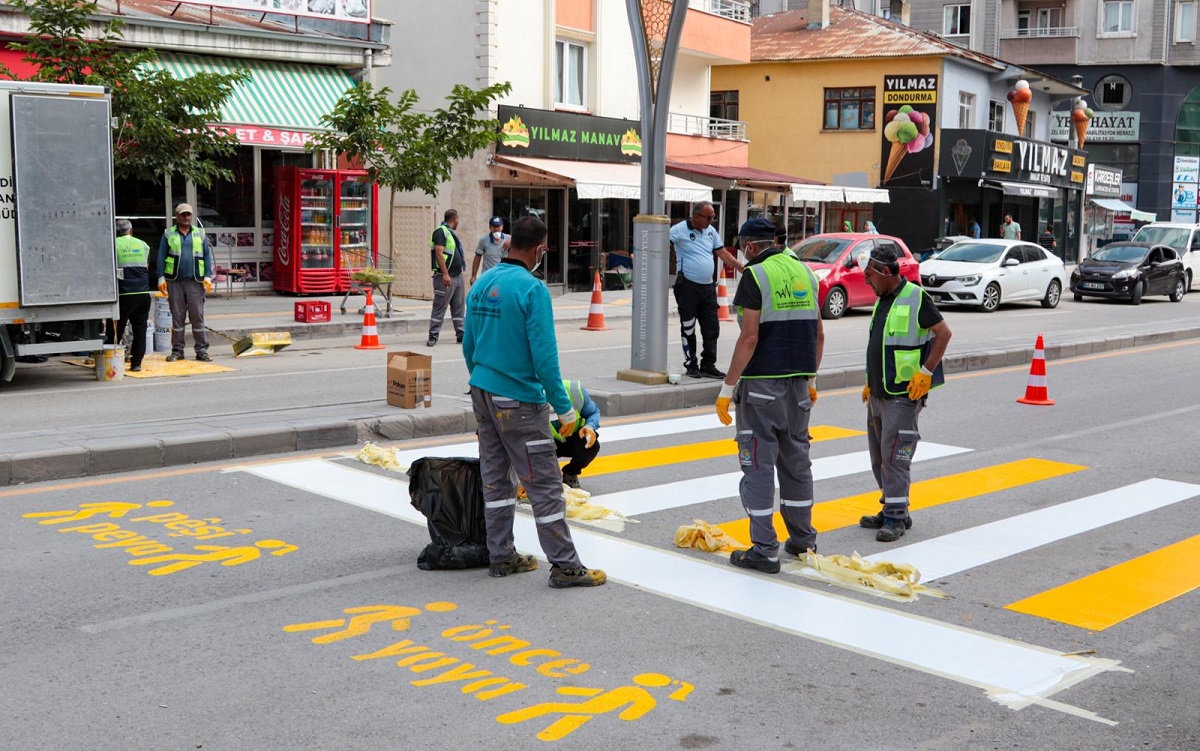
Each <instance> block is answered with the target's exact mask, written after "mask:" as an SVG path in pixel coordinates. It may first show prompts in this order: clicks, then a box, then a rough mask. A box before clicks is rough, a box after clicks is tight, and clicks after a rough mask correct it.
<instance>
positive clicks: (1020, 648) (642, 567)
mask: <svg viewBox="0 0 1200 751" xmlns="http://www.w3.org/2000/svg"><path fill="white" fill-rule="evenodd" d="M243 471H244V472H247V473H249V474H252V475H256V476H258V477H261V478H264V479H267V480H271V481H274V482H278V483H280V484H283V485H287V486H290V487H294V488H299V489H301V490H304V491H306V492H309V493H313V494H317V495H322V496H325V497H327V498H332V499H334V500H338V501H342V502H344V503H348V504H351V505H354V506H358V507H360V508H366V509H370V510H373V511H377V512H380V513H384V514H387V515H389V516H392V517H395V518H397V519H402V520H404V521H407V522H411V523H413V524H416V525H419V526H421V527H424V526H425V518H424V517H423V516H421V514H420V513H419V512H418V511H417V510H416V509H414V508H413V507H412V506H411V505H410V504H409V503H408V488H407V485H406V484H405V483H404V482H402V481H400V480H396V479H392V478H389V477H385V476H383V475H377V474H373V473H369V472H363V471H360V470H357V469H353V468H350V467H345V466H342V465H339V464H335V463H332V462H327V461H323V460H302V461H296V462H287V463H281V464H271V465H264V466H259V467H249V468H246V469H245V470H243ZM514 533H515V536H516V544H517V547H518V548H519V549H521V550H526V551H530V552H534V553H540V552H541V548H540V546H539V544H538V540H537V529H536V527H535V525H534V521H533V518H532V517H530V516H529V515H528V514H523V513H522V514H518V515H517V518H516V522H515V524H514ZM571 535H572V537H573V539H574V540H575V545H576V547H577V548H578V549H579V553H580V557H581V558H582V559H583V560H584V561H585V562H586V563H589V564H591V565H593V566H596V567H598V568H603V569H605V570H606V572H607V573H608V576H609V578H610V579H612V580H613V581H616V582H621V583H624V584H628V585H630V586H633V587H636V588H638V589H640V590H642V591H647V592H653V593H655V594H658V595H662V596H664V597H668V598H670V599H673V600H675V601H677V602H682V603H688V604H693V605H696V606H697V607H702V608H704V609H706V610H710V611H713V612H716V613H721V614H724V615H729V616H732V617H736V618H741V619H744V620H746V621H749V622H751V623H757V624H759V625H764V626H768V627H771V628H775V629H778V630H780V631H783V632H786V633H791V634H795V635H797V636H800V637H803V638H806V639H811V640H813V641H818V642H821V643H824V644H828V645H830V646H834V647H837V648H840V649H846V650H850V651H852V652H857V653H859V654H862V655H866V656H869V657H874V658H877V659H880V660H885V661H887V662H891V663H895V664H898V665H902V666H905V667H910V668H913V669H915V670H919V671H922V672H925V673H928V674H930V675H937V676H941V677H943V678H947V679H949V680H953V681H957V682H959V683H962V684H965V685H968V686H974V687H977V688H980V689H982V690H983V691H985V692H986V693H987V695H988V696H989V697H990V698H991V699H992V700H993V701H996V702H998V703H1000V704H1002V705H1004V706H1007V707H1010V708H1012V709H1021V708H1022V707H1026V706H1029V705H1031V704H1038V705H1041V706H1045V707H1048V708H1051V709H1057V710H1059V711H1063V712H1068V713H1070V714H1073V715H1076V716H1079V717H1084V718H1087V719H1090V720H1095V721H1097V722H1102V723H1105V724H1109V725H1113V724H1115V723H1114V722H1113V721H1111V720H1107V719H1104V718H1102V717H1099V716H1098V715H1096V714H1094V713H1092V712H1089V711H1086V710H1083V709H1080V708H1078V707H1073V706H1070V705H1067V704H1063V703H1061V702H1058V701H1055V700H1053V699H1051V698H1050V697H1051V696H1053V695H1054V694H1056V693H1058V692H1059V691H1061V690H1063V689H1065V688H1067V687H1069V686H1072V685H1075V684H1077V683H1080V682H1081V681H1084V680H1087V679H1088V678H1091V677H1093V676H1095V675H1099V674H1101V673H1103V672H1105V671H1109V670H1117V669H1121V668H1119V667H1118V665H1119V663H1117V662H1116V661H1114V660H1102V659H1095V658H1088V657H1084V656H1081V655H1064V654H1061V653H1059V652H1056V651H1053V650H1049V649H1045V648H1043V647H1038V646H1034V645H1031V644H1025V643H1022V642H1018V641H1014V640H1010V639H1003V638H1000V637H997V636H993V635H991V634H986V633H983V632H980V631H974V630H971V629H966V628H961V627H958V626H953V625H950V624H946V623H940V622H937V621H933V620H930V619H926V618H920V617H916V616H913V615H909V614H905V613H901V612H898V611H893V610H890V609H888V608H884V607H880V606H876V605H871V604H866V603H860V602H856V601H854V600H850V599H846V598H842V597H840V596H836V595H830V594H824V593H819V592H814V591H812V590H809V589H805V588H803V587H798V586H796V585H794V584H792V583H791V582H788V581H786V580H781V579H775V578H768V577H765V576H759V575H754V574H749V573H746V572H742V571H738V570H735V569H732V568H730V567H729V566H726V565H720V564H714V563H712V562H710V561H708V560H706V559H701V558H696V557H693V556H688V555H684V554H681V553H676V552H671V551H665V550H660V549H657V548H650V547H647V546H644V545H639V544H637V543H633V542H629V541H628V540H623V539H620V538H617V537H612V536H609V535H605V534H601V533H597V532H592V531H590V530H587V529H581V528H579V527H573V528H572V530H571ZM881 634H886V635H887V638H886V639H885V638H881Z"/></svg>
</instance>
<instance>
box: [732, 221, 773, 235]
mask: <svg viewBox="0 0 1200 751" xmlns="http://www.w3.org/2000/svg"><path fill="white" fill-rule="evenodd" d="M738 237H745V238H746V239H748V240H774V239H775V225H774V224H771V220H770V219H766V218H764V217H759V218H757V219H748V220H746V221H745V222H744V223H743V224H742V228H741V229H740V230H738Z"/></svg>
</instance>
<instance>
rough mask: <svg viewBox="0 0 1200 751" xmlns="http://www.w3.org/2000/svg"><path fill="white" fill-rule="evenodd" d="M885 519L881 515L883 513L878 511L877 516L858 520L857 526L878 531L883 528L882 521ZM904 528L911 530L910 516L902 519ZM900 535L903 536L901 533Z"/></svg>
mask: <svg viewBox="0 0 1200 751" xmlns="http://www.w3.org/2000/svg"><path fill="white" fill-rule="evenodd" d="M885 518H886V517H885V516H884V515H883V512H882V511H880V512H879V513H878V514H873V515H872V516H864V517H863V518H861V519H859V520H858V526H860V527H866V528H867V529H880V528H882V527H883V521H884V519H885ZM904 528H905V529H912V517H911V516H906V517H904ZM901 534H903V533H901Z"/></svg>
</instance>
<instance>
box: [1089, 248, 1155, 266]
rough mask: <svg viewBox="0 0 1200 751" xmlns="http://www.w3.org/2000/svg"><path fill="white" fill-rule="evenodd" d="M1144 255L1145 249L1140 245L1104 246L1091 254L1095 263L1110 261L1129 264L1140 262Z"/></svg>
mask: <svg viewBox="0 0 1200 751" xmlns="http://www.w3.org/2000/svg"><path fill="white" fill-rule="evenodd" d="M1145 255H1146V249H1145V248H1143V247H1142V246H1140V245H1105V246H1104V247H1103V248H1101V249H1100V250H1097V251H1096V252H1095V253H1093V254H1092V258H1094V259H1095V260H1097V261H1112V262H1114V263H1130V262H1132V261H1140V260H1142V257H1143V256H1145Z"/></svg>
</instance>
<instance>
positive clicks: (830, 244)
mask: <svg viewBox="0 0 1200 751" xmlns="http://www.w3.org/2000/svg"><path fill="white" fill-rule="evenodd" d="M849 244H850V241H849V240H838V239H835V238H832V237H814V238H812V239H811V240H805V241H804V242H802V243H800V244H799V245H797V246H796V247H795V248H793V249H792V252H793V253H795V254H796V257H797V258H799V259H800V260H801V261H809V262H812V263H837V259H839V258H841V257H842V251H844V250H845V249H846V246H847V245H849Z"/></svg>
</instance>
